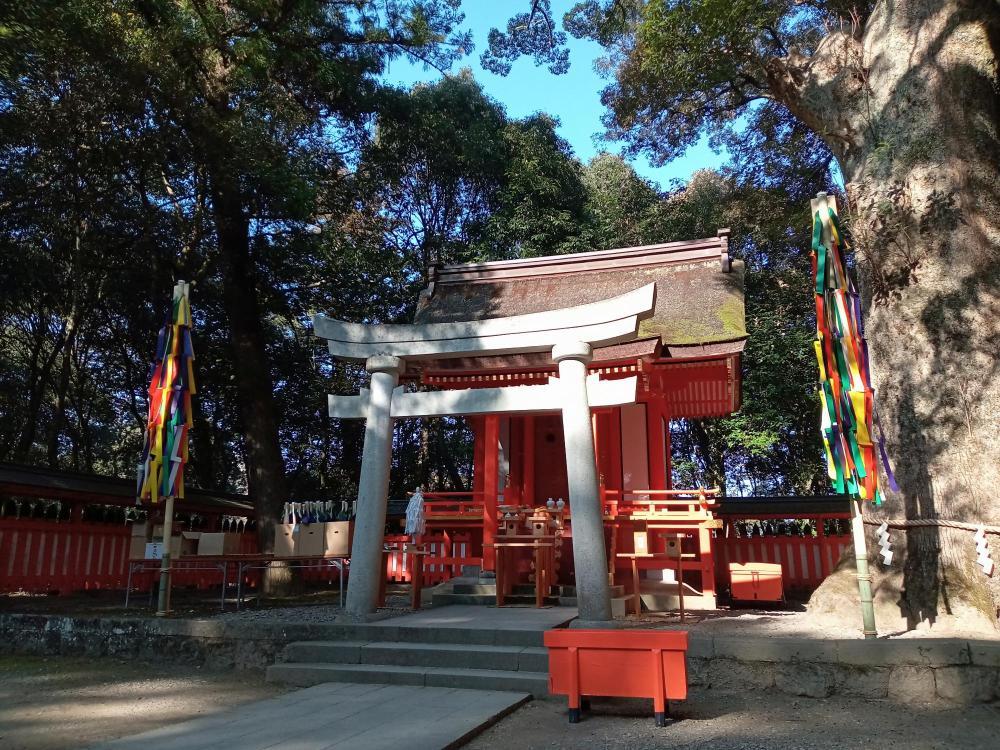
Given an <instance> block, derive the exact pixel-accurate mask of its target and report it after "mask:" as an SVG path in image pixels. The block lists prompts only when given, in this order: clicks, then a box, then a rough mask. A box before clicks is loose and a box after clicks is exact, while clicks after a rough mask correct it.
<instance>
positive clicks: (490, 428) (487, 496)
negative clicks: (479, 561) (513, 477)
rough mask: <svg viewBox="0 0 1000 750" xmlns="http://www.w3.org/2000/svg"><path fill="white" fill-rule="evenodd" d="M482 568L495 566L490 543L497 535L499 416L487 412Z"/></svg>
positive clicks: (490, 568) (493, 549)
mask: <svg viewBox="0 0 1000 750" xmlns="http://www.w3.org/2000/svg"><path fill="white" fill-rule="evenodd" d="M482 434H483V440H482V442H483V506H484V507H483V568H484V569H485V570H493V569H494V568H495V567H496V552H495V548H494V547H487V546H486V545H487V544H492V543H493V542H494V540H495V539H496V535H497V493H498V490H499V482H500V466H499V458H500V456H499V453H498V450H499V449H498V446H499V444H500V417H499V416H498V415H496V414H487V415H486V416H485V417H484V418H483V433H482Z"/></svg>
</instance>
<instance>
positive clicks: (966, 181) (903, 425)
mask: <svg viewBox="0 0 1000 750" xmlns="http://www.w3.org/2000/svg"><path fill="white" fill-rule="evenodd" d="M998 60H1000V6H998V5H997V4H996V3H995V2H994V0H882V1H881V2H879V3H877V5H876V7H875V9H874V11H873V13H872V15H871V16H870V17H869V18H868V20H867V22H866V24H865V26H864V28H863V29H862V30H860V32H859V33H858V35H857V36H849V35H845V34H841V33H835V34H832V35H830V36H829V37H827V39H825V40H824V41H823V43H822V44H821V45H820V46H819V47H818V48H817V50H816V52H815V54H814V55H813V56H812V57H811V58H808V59H807V58H804V57H803V56H801V55H799V54H797V53H794V52H793V53H792V54H790V55H789V56H788V57H786V58H784V59H782V60H775V61H772V63H771V65H770V66H769V84H770V87H771V89H772V91H773V92H774V93H775V95H776V96H777V98H779V99H780V100H781V101H782V102H783V103H785V104H786V105H787V106H788V107H789V109H790V110H791V111H792V112H793V113H795V114H796V115H797V116H798V117H800V118H801V119H803V120H804V121H805V122H806V123H807V124H809V125H810V126H811V127H812V128H814V129H815V130H816V132H817V133H819V134H820V135H821V136H822V137H823V138H824V140H825V141H826V143H827V144H828V145H829V146H830V148H831V149H832V150H833V152H834V153H835V154H836V156H837V157H838V159H839V162H840V166H841V169H842V171H843V174H844V176H845V178H846V183H847V195H848V203H849V210H848V214H849V217H848V221H849V228H850V229H851V232H852V235H853V239H854V243H855V250H856V253H857V260H858V270H859V276H860V282H861V284H860V286H861V292H862V297H863V303H864V309H865V316H866V320H865V322H866V334H867V338H868V341H869V346H870V350H871V363H872V377H873V385H874V387H875V391H876V397H875V401H876V406H877V409H878V411H879V412H880V414H881V418H882V425H883V426H884V428H885V431H886V435H885V437H886V440H887V445H888V449H889V455H890V458H891V461H892V464H893V467H894V469H895V473H896V476H897V478H898V480H899V486H900V491H899V492H898V493H893V492H887V493H886V503H885V505H884V506H883V507H882V508H874V507H872V508H869V509H867V510H868V511H869V512H870V516H871V517H872V518H873V519H875V520H880V519H882V518H894V519H898V518H906V519H917V518H922V519H933V518H939V519H952V520H960V521H967V522H973V523H975V522H982V523H984V524H996V523H997V521H998V519H1000V495H998V494H997V491H996V490H997V487H1000V434H998V430H997V415H998V414H1000V326H998V320H1000V271H998V269H1000V139H998V133H997V128H998V123H1000V94H998V92H1000V77H998ZM883 487H885V483H884V481H883ZM892 537H893V541H894V549H895V552H896V556H895V558H894V559H893V565H892V568H891V569H890V570H886V571H884V572H883V573H882V574H881V575H880V580H877V581H876V596H877V602H881V603H882V605H883V606H882V607H881V609H880V612H879V615H880V617H881V618H883V623H880V625H881V626H882V627H881V629H883V630H884V629H885V628H886V625H885V620H886V618H892V619H893V620H895V619H897V618H898V622H895V621H893V622H891V623H890V625H889V627H896V626H897V625H899V624H901V625H902V626H903V627H905V628H906V629H912V628H915V627H929V626H933V625H935V624H937V623H940V624H942V625H945V623H951V624H953V625H954V624H956V623H957V624H959V625H960V626H961V627H963V628H964V627H968V626H974V625H975V624H976V623H981V624H983V625H984V626H985V627H996V626H997V617H998V613H1000V576H996V575H994V576H993V578H992V579H991V578H987V577H986V576H984V575H983V574H982V571H981V570H980V569H979V567H978V566H977V565H976V564H975V554H974V548H973V541H972V535H971V534H970V533H969V532H967V531H952V530H948V529H944V528H940V527H932V528H929V529H925V530H915V529H910V530H908V531H906V532H905V533H904V532H901V531H894V532H892ZM989 541H990V545H991V547H992V551H993V557H994V558H1000V538H998V537H995V536H993V537H990V538H989ZM870 543H871V540H870ZM847 567H849V566H845V570H847ZM843 575H846V573H844V574H842V575H841V576H840V578H842V577H843ZM845 591H849V587H847V588H845V587H844V585H843V581H842V580H840V579H838V576H833V577H831V579H829V580H828V581H827V582H826V583H824V585H823V586H822V587H820V589H819V590H818V591H817V592H816V593H815V594H814V596H813V600H812V603H813V605H815V606H816V607H818V608H822V609H826V610H830V611H834V610H836V609H838V607H839V608H840V609H844V607H843V606H842V605H843V601H842V596H843V595H844V594H845ZM854 595H856V591H855V592H854ZM838 602H839V603H838ZM987 623H988V624H987Z"/></svg>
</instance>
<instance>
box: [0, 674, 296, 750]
mask: <svg viewBox="0 0 1000 750" xmlns="http://www.w3.org/2000/svg"><path fill="white" fill-rule="evenodd" d="M286 690H287V688H285V687H284V686H281V685H272V684H268V683H265V682H264V678H263V675H260V674H254V673H250V672H214V673H213V672H208V671H205V670H202V669H198V668H196V667H190V666H172V665H164V664H156V665H151V664H143V663H142V662H135V661H127V662H124V661H118V660H115V659H83V658H72V657H48V658H43V657H28V656H0V748H2V749H3V750H68V749H69V748H74V749H75V748H82V747H86V746H88V745H91V744H93V743H95V742H99V741H103V740H110V739H114V738H116V737H121V736H124V735H128V734H137V733H139V732H145V731H147V730H149V729H154V728H156V727H159V726H162V725H164V724H168V723H171V722H175V721H185V720H187V719H193V718H195V717H197V716H200V715H202V714H208V713H214V712H217V711H221V710H224V709H227V708H230V707H232V706H236V705H238V704H240V703H246V702H248V701H256V700H263V699H264V698H269V697H271V696H273V695H277V694H278V693H282V692H285V691H286Z"/></svg>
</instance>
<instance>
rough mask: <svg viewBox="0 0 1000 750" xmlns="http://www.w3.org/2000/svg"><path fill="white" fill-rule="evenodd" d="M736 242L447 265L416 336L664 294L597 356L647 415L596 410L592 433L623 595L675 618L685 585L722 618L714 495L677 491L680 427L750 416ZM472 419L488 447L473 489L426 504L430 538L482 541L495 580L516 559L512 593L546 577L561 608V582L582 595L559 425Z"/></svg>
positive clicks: (522, 367)
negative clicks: (673, 425) (539, 571)
mask: <svg viewBox="0 0 1000 750" xmlns="http://www.w3.org/2000/svg"><path fill="white" fill-rule="evenodd" d="M728 238H729V230H728V229H725V230H720V231H719V233H718V235H717V236H716V237H710V238H706V239H698V240H690V241H682V242H669V243H664V244H659V245H648V246H643V247H634V248H622V249H615V250H604V251H598V252H588V253H580V254H573V255H558V256H549V257H541V258H532V259H527V260H510V261H498V262H491V263H474V264H464V265H452V266H444V267H438V268H435V269H432V273H431V276H430V282H429V284H428V286H427V288H426V289H425V290H424V291H423V292H422V294H421V298H420V302H419V306H418V310H417V313H416V316H415V321H414V322H415V323H417V324H429V323H449V322H457V321H477V320H486V319H493V318H506V317H510V316H519V315H525V314H529V313H541V312H546V311H554V310H560V309H565V308H571V307H575V306H578V305H583V304H587V303H592V302H598V301H600V300H606V299H609V298H613V297H616V296H617V295H621V294H622V293H625V292H629V291H630V290H634V289H637V288H639V287H642V286H643V285H648V284H649V283H651V282H653V283H655V285H656V296H655V305H654V307H653V310H652V313H651V315H649V316H648V317H646V318H645V319H644V320H642V321H641V324H640V325H639V330H638V333H637V334H636V335H635V337H634V338H632V339H631V340H626V341H622V342H619V343H615V344H612V345H608V346H604V347H596V348H595V349H594V350H593V359H592V361H591V362H590V363H589V365H588V368H587V372H588V375H594V374H596V375H598V376H599V378H600V379H601V380H614V379H622V378H629V377H636V378H637V383H638V385H637V395H636V399H635V403H629V404H625V405H622V406H613V407H605V408H599V407H597V408H594V409H593V410H592V417H591V420H592V426H593V434H594V442H595V455H596V459H597V464H598V466H597V469H598V475H599V482H600V497H601V503H602V511H603V517H604V527H605V543H606V545H607V557H608V566H609V576H610V577H611V583H612V584H613V585H616V586H620V587H622V589H625V590H627V589H629V587H630V585H631V586H635V587H636V588H641V590H642V591H643V594H644V596H643V600H644V602H645V603H646V605H647V607H650V608H655V609H660V608H664V609H665V608H669V607H672V606H674V605H675V603H676V602H675V598H674V597H673V595H672V594H673V593H676V590H677V580H678V578H679V579H680V580H681V581H683V584H684V585H683V592H684V593H685V594H686V596H687V597H688V599H687V602H686V603H687V606H689V607H695V608H711V607H714V606H715V583H714V580H715V579H714V564H713V556H712V550H711V546H712V545H711V538H712V529H714V528H718V526H719V522H718V521H717V520H716V519H715V518H714V517H713V513H712V508H713V505H714V492H713V490H711V489H704V488H692V487H680V488H675V487H673V486H672V483H671V466H670V455H671V450H670V428H669V426H670V420H672V419H684V418H704V417H722V416H725V415H728V414H732V413H733V412H735V411H737V410H738V409H739V408H740V397H741V381H740V369H741V356H742V352H743V347H744V345H745V342H746V338H747V332H746V326H745V316H744V302H743V273H744V267H743V263H742V262H741V261H738V260H733V259H731V258H730V255H729V248H728ZM555 374H556V365H555V364H554V363H553V361H552V358H551V356H549V354H548V353H547V352H537V353H523V354H516V355H502V356H474V357H460V358H441V359H427V360H418V361H411V362H410V364H409V365H408V367H407V373H406V376H405V377H404V381H405V380H410V381H411V382H412V381H413V380H417V381H418V382H419V383H420V384H421V385H424V386H432V387H434V388H436V389H442V390H450V389H469V388H496V387H498V386H512V385H537V384H544V383H546V382H548V380H549V378H550V377H551V376H554V375H555ZM467 419H468V422H469V424H470V426H471V428H472V431H473V434H474V436H475V447H474V470H473V489H472V491H471V492H466V493H449V492H438V493H436V492H433V491H430V492H425V499H426V506H425V507H426V518H427V527H428V534H431V533H432V532H433V533H444V534H445V535H446V537H448V538H461V539H464V540H467V543H466V544H465V545H463V552H462V554H461V557H463V558H465V559H467V561H468V562H469V563H472V564H480V565H481V566H482V568H483V570H485V571H490V570H495V569H496V568H497V566H498V557H500V556H502V557H503V558H504V559H503V560H500V563H501V565H502V567H503V568H504V570H502V571H499V572H500V573H503V574H504V578H505V581H504V582H502V583H501V584H500V585H501V586H502V587H503V586H506V587H507V588H508V589H512V588H513V587H514V586H516V585H517V584H518V583H522V584H523V583H528V582H530V581H532V580H534V579H535V578H536V576H535V575H534V573H533V571H534V570H535V569H536V568H538V567H540V566H544V567H546V568H548V570H547V571H546V574H547V576H548V579H547V580H546V586H545V588H546V591H545V595H546V596H547V595H548V594H549V584H551V585H552V586H559V585H563V586H571V585H572V584H573V570H572V567H573V555H572V553H571V551H570V548H569V546H567V545H569V541H570V539H571V536H572V525H573V524H572V516H573V509H572V507H571V503H569V495H570V493H569V487H568V477H567V469H566V459H565V453H564V444H563V425H562V421H561V419H560V416H559V414H552V413H539V414H510V415H507V414H486V415H478V416H470V417H467ZM430 489H432V490H433V489H434V488H430ZM532 536H534V537H544V538H546V539H549V538H551V540H552V541H551V549H550V548H549V547H546V553H545V555H543V556H541V557H539V558H538V564H536V563H535V561H533V560H532V559H531V554H530V550H528V551H527V552H528V554H527V555H525V554H523V553H524V552H525V550H519V549H517V548H516V545H515V544H514V543H513V542H506V541H505V540H509V539H522V538H524V539H530V538H531V537H532ZM505 546H506V547H509V548H510V549H505ZM526 546H527V545H526ZM564 548H565V549H564ZM535 552H536V554H537V550H535ZM636 571H638V572H636ZM639 578H641V579H642V580H641V581H640V580H638V579H639ZM620 591H621V589H619V592H620ZM658 594H662V596H660V597H659V599H658ZM539 596H541V594H539ZM636 605H637V606H638V600H636Z"/></svg>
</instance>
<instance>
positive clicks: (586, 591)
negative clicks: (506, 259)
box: [552, 342, 613, 627]
mask: <svg viewBox="0 0 1000 750" xmlns="http://www.w3.org/2000/svg"><path fill="white" fill-rule="evenodd" d="M592 358H593V352H592V349H591V347H590V344H585V343H583V342H571V343H564V344H557V345H556V346H554V347H553V348H552V359H553V360H555V361H556V362H557V363H558V364H559V383H560V388H561V390H562V396H563V402H562V421H563V436H564V442H565V446H566V474H567V476H568V479H569V505H570V509H571V513H572V525H573V566H574V568H575V571H576V589H577V605H578V606H579V612H580V616H579V620H580V621H581V622H580V625H581V626H584V627H585V626H587V625H594V624H597V623H600V622H608V623H610V622H611V621H612V619H613V617H612V614H611V590H610V587H609V584H608V558H607V553H606V551H605V549H604V519H603V513H602V511H601V496H600V485H599V483H598V479H597V458H596V455H595V451H594V432H593V428H592V426H591V419H590V401H589V400H588V397H587V364H588V363H589V362H590V360H591V359H592Z"/></svg>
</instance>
